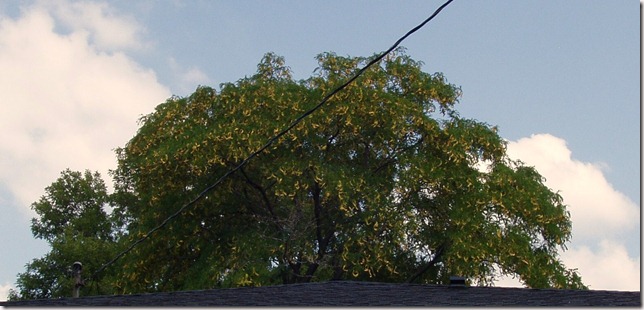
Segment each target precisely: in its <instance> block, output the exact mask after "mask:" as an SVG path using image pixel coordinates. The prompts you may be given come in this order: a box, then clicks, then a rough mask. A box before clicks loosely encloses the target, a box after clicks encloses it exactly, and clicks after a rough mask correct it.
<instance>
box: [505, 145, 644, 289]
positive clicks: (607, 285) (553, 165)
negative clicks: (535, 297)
mask: <svg viewBox="0 0 644 310" xmlns="http://www.w3.org/2000/svg"><path fill="white" fill-rule="evenodd" d="M508 155H509V156H510V158H513V159H520V160H521V161H523V162H524V163H525V164H526V165H530V166H534V167H535V168H536V169H537V171H539V173H540V174H541V175H542V176H544V177H545V178H546V181H545V184H546V185H547V186H548V187H550V188H551V189H553V190H555V191H559V192H560V194H561V196H562V197H563V199H564V203H565V204H566V205H568V210H569V211H570V216H571V220H572V223H573V231H572V232H573V238H572V241H571V244H570V245H569V246H568V249H569V250H568V251H565V252H563V253H562V255H561V259H562V261H563V262H564V264H565V265H566V267H568V268H578V270H579V273H580V274H581V276H582V281H583V282H584V284H587V285H589V286H590V288H591V289H607V290H635V291H638V290H639V289H640V288H639V279H640V278H639V274H640V264H639V261H640V258H639V257H637V258H632V257H629V255H628V252H627V251H626V248H625V247H624V244H623V239H622V237H623V236H625V235H626V234H633V233H638V228H639V226H638V224H639V218H640V216H639V208H638V207H637V205H636V204H635V203H634V202H633V201H631V200H630V199H628V198H627V197H626V196H625V195H624V194H622V193H620V192H619V191H617V190H615V189H614V188H613V186H612V185H611V184H610V183H609V182H608V181H607V180H606V178H605V177H604V175H603V172H602V171H603V170H605V169H607V168H608V167H606V165H605V164H594V163H585V162H581V161H579V160H576V159H574V158H572V152H571V151H570V149H568V147H567V145H566V141H565V140H563V139H561V138H557V137H555V136H552V135H549V134H538V135H532V136H531V137H529V138H522V139H519V140H518V141H510V142H509V143H508ZM499 286H502V285H499Z"/></svg>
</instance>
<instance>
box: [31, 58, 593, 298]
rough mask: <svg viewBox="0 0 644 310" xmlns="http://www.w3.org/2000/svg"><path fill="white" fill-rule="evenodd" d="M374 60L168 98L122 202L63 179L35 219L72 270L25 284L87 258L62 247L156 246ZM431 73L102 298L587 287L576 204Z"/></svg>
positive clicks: (130, 148) (114, 278)
mask: <svg viewBox="0 0 644 310" xmlns="http://www.w3.org/2000/svg"><path fill="white" fill-rule="evenodd" d="M369 59H370V58H362V57H355V58H354V57H341V56H337V55H335V54H333V53H323V54H320V55H318V57H317V60H318V63H319V66H318V68H317V69H316V70H315V71H314V74H313V76H312V77H310V78H308V79H306V80H302V81H294V80H293V79H292V77H291V73H290V70H289V68H288V67H286V66H285V62H284V59H283V58H282V57H279V56H276V55H274V54H271V53H269V54H266V55H265V56H264V58H263V59H262V61H261V62H260V64H259V65H258V69H257V73H256V74H255V75H253V76H251V77H247V78H244V79H241V80H238V81H237V82H235V83H225V84H222V85H220V90H219V91H217V90H215V89H213V88H210V87H199V88H197V90H196V91H195V92H194V93H193V94H192V95H190V96H188V97H185V98H183V97H172V98H169V99H168V100H167V101H166V102H164V103H162V104H160V105H158V106H157V107H156V109H155V111H154V112H152V113H150V114H148V115H146V116H144V117H142V118H141V127H140V128H139V130H138V132H137V134H136V135H135V136H134V137H133V138H132V139H131V140H130V141H129V142H128V143H127V144H126V145H125V146H124V147H123V148H119V149H117V157H118V167H117V169H116V170H114V171H113V176H114V179H115V185H114V187H115V192H114V193H113V194H111V195H109V199H108V198H107V195H106V194H104V190H102V189H101V190H98V188H99V187H100V186H91V185H88V184H84V183H83V182H80V183H77V182H71V181H68V180H66V179H63V180H59V182H58V184H56V186H54V185H52V187H50V188H48V193H49V196H46V197H45V198H43V199H44V200H43V199H41V201H40V202H39V203H36V204H34V209H35V210H37V212H39V215H40V216H41V218H40V219H39V220H35V221H34V234H35V235H36V236H37V237H39V238H45V239H46V240H50V241H52V245H53V246H54V249H58V248H60V250H57V251H58V252H56V251H54V250H52V253H50V256H51V255H54V252H55V253H59V252H60V255H62V256H60V257H53V256H52V257H50V256H47V257H45V258H43V259H42V260H44V261H43V262H42V263H43V265H42V266H41V265H39V264H40V263H41V261H40V260H35V261H34V262H33V263H32V264H31V265H29V266H28V272H27V273H25V274H23V275H21V276H24V279H22V278H21V280H19V281H22V282H21V283H25V284H22V285H23V286H25V287H27V286H26V285H27V284H26V283H28V282H29V280H30V279H32V278H34V279H35V278H38V277H36V276H34V277H30V276H28V275H30V274H32V273H33V274H38V275H40V274H42V275H43V278H42V279H40V278H38V280H39V281H40V282H39V283H40V284H41V285H44V286H41V287H56V286H55V285H50V284H49V283H53V282H52V281H59V282H60V281H61V280H56V279H57V278H56V277H52V278H55V279H54V280H49V278H45V277H44V275H47V276H49V275H51V274H54V273H55V272H54V271H49V270H45V269H46V268H49V267H48V266H53V264H52V262H53V261H56V262H58V261H61V262H63V261H64V264H68V263H70V262H71V261H73V260H78V259H77V258H76V257H77V256H75V255H76V253H79V252H76V251H75V250H72V249H66V248H65V249H64V251H63V248H64V247H63V246H62V244H61V243H57V241H59V240H69V238H72V239H73V238H76V239H74V240H75V241H76V242H77V241H78V240H86V239H84V238H88V239H87V240H89V239H93V240H99V241H101V242H102V241H103V240H104V241H106V242H108V243H116V244H123V245H128V244H131V243H132V242H134V241H136V240H138V239H139V238H141V237H142V236H145V234H147V233H148V232H149V231H150V229H152V228H153V227H156V226H157V225H159V224H160V223H162V222H163V221H164V220H165V219H166V218H168V216H169V215H171V214H173V213H174V212H176V210H178V209H179V208H180V207H182V206H183V205H184V204H186V203H187V202H188V201H190V200H192V199H193V198H194V197H196V196H197V195H198V194H199V193H200V192H201V191H202V190H203V189H204V188H206V187H208V186H209V185H211V184H212V183H213V182H214V181H215V180H217V179H219V178H220V177H221V176H222V175H224V174H225V173H226V172H227V171H229V170H230V169H231V168H233V167H236V166H237V165H238V164H239V163H240V162H241V161H242V160H243V159H244V158H246V157H247V156H248V155H250V154H251V153H252V152H254V151H255V150H257V149H259V148H260V147H261V146H263V145H264V144H265V143H266V142H267V141H268V140H269V139H270V138H271V137H273V136H274V135H275V134H276V133H278V132H279V131H281V130H282V129H283V128H285V127H287V126H288V125H290V124H292V122H293V121H294V120H295V119H296V118H297V117H299V116H300V115H302V113H304V112H305V111H307V110H308V109H310V108H312V107H313V106H315V105H316V104H317V103H318V102H320V100H321V99H322V98H323V96H325V95H326V94H328V93H330V92H331V91H332V90H333V89H334V88H335V87H337V86H338V85H340V84H341V83H342V82H344V81H346V80H347V79H348V78H349V77H350V76H352V75H353V74H354V73H355V72H357V70H358V69H359V68H360V67H362V66H364V65H365V64H366V63H367V62H368V61H369ZM421 65H422V64H421V63H420V62H417V61H414V60H413V59H411V58H410V57H409V56H407V55H405V53H404V50H402V49H398V50H397V51H396V52H395V53H393V54H390V55H388V56H387V57H386V58H385V59H383V60H382V61H381V62H380V63H379V65H376V66H373V67H371V68H370V69H369V70H367V71H365V72H364V74H363V75H361V76H360V77H359V78H358V79H356V80H355V81H354V83H352V84H350V85H349V86H348V87H346V88H345V89H344V90H343V91H341V92H339V93H337V94H335V95H334V96H333V97H332V98H331V99H330V100H329V101H328V102H327V104H326V105H324V106H322V107H321V109H319V110H318V111H316V112H315V113H313V114H311V115H310V116H309V117H307V118H306V119H304V120H303V121H302V122H301V123H299V124H298V125H297V126H295V127H294V128H293V129H292V130H290V131H289V132H288V133H287V134H286V135H284V136H283V137H282V138H281V139H279V141H277V142H276V143H274V144H273V145H272V146H270V147H269V148H268V149H266V150H265V151H264V152H263V153H261V154H260V155H259V156H257V157H256V158H254V159H253V160H251V161H250V162H249V163H248V164H247V165H245V166H244V167H243V168H242V169H241V170H239V171H238V172H236V173H234V174H233V175H231V176H230V177H229V178H227V179H226V180H225V181H224V182H223V183H221V184H220V186H218V187H217V188H215V189H214V190H212V191H210V192H208V193H207V194H206V196H205V197H204V198H203V199H201V200H200V201H199V202H197V203H196V204H194V205H193V206H191V207H190V208H188V209H186V210H185V211H184V212H183V213H182V214H181V216H179V217H177V218H175V219H173V220H172V221H170V222H168V224H167V225H166V226H165V227H164V228H163V229H161V230H158V231H156V232H155V233H154V234H153V235H152V236H150V237H149V238H148V239H147V240H146V241H145V242H142V243H140V244H139V245H138V246H136V247H135V248H134V249H133V250H132V251H131V252H130V253H128V254H127V255H125V256H124V257H123V258H122V259H121V260H120V261H119V263H118V266H112V267H111V268H109V269H108V270H110V272H108V273H107V274H106V275H104V278H103V282H101V283H104V284H109V291H110V292H111V293H138V292H152V291H171V290H185V289H204V288H214V287H236V286H248V285H251V286H252V285H254V286H259V285H272V284H280V283H297V282H308V281H326V280H330V279H347V280H368V281H387V282H405V281H409V282H418V283H437V284H445V283H447V281H448V279H449V276H451V275H461V276H465V277H467V278H468V279H469V280H470V281H471V282H472V284H479V285H490V284H493V283H494V281H495V276H497V275H499V274H506V275H516V276H518V277H519V278H520V279H521V281H522V282H523V283H525V284H526V285H527V286H529V287H535V288H545V287H553V288H585V286H584V285H583V283H582V282H581V278H580V277H579V275H578V274H577V273H576V271H575V270H570V269H567V268H566V267H565V266H564V265H563V264H562V263H561V261H560V260H559V258H558V251H559V250H561V249H565V243H566V242H568V241H569V239H570V236H571V222H570V216H569V214H568V212H567V211H566V207H565V205H564V204H563V201H562V199H561V197H560V196H559V195H558V194H557V193H554V192H552V191H551V190H550V189H549V188H547V187H546V186H545V185H544V184H543V178H542V177H541V176H540V175H539V173H538V172H537V171H536V170H534V169H533V168H531V167H527V166H525V165H523V164H522V163H521V162H515V161H512V160H510V159H509V158H508V157H507V155H506V144H505V142H504V140H503V139H502V138H501V137H500V136H499V135H498V133H497V131H496V129H495V128H494V127H491V126H489V125H488V124H485V123H482V122H479V121H476V120H471V119H464V118H461V117H460V116H459V115H458V113H457V111H456V110H455V109H454V105H455V104H456V103H457V102H458V98H459V97H460V95H461V90H460V88H458V87H456V86H454V85H452V84H449V83H448V82H447V81H446V79H445V77H444V76H443V75H442V74H440V73H435V74H428V73H425V72H423V71H422V70H421ZM85 178H86V179H87V178H88V176H87V175H86V176H85ZM88 182H89V181H88ZM90 183H91V182H90ZM90 189H94V192H92V190H90ZM58 196H60V198H59V197H58ZM63 198H64V199H63ZM108 200H109V201H111V203H112V204H113V205H114V206H115V207H114V211H113V212H112V213H111V215H110V216H109V218H106V217H105V215H104V213H101V212H100V210H102V209H101V208H100V206H102V205H104V204H105V202H106V201H108ZM41 205H42V207H41ZM38 210H41V211H38ZM70 215H71V217H70ZM97 218H100V219H97ZM88 223H93V224H91V225H89V224H88ZM71 236H73V237H71ZM97 242H98V241H97ZM74 244H75V243H74ZM99 244H103V243H100V242H99ZM94 247H95V248H96V249H97V250H96V251H98V249H99V248H101V247H100V246H99V245H96V246H92V248H94ZM118 247H119V246H116V245H115V246H113V247H108V246H106V247H105V248H104V249H105V250H106V251H107V250H108V249H111V250H114V249H116V248H118ZM75 249H77V250H78V251H81V250H80V246H79V247H78V248H75ZM83 251H86V250H83ZM94 253H96V257H98V258H101V259H103V260H107V259H108V255H107V254H105V253H100V254H99V253H98V252H94ZM72 254H73V255H72ZM85 254H87V252H85ZM82 257H88V255H83V256H82ZM101 261H102V260H101ZM96 266H97V265H92V266H91V267H89V268H87V269H88V270H96ZM30 268H31V269H30ZM52 268H60V267H52ZM92 268H93V269H92ZM47 281H49V282H47ZM45 284H47V285H45ZM57 285H58V284H57ZM58 286H61V285H58ZM29 287H30V288H34V287H36V285H32V284H29ZM105 292H106V291H105ZM23 296H26V295H24V294H23ZM31 296H32V295H29V297H31ZM34 296H35V295H34ZM38 296H46V294H44V295H43V294H41V295H38ZM49 296H54V294H51V293H50V294H49Z"/></svg>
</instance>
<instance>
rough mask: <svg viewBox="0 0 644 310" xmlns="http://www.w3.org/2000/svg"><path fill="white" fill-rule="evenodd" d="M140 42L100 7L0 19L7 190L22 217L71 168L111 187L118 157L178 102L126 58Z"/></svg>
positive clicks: (62, 6)
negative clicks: (141, 123) (64, 27)
mask: <svg viewBox="0 0 644 310" xmlns="http://www.w3.org/2000/svg"><path fill="white" fill-rule="evenodd" d="M43 3H45V4H43ZM61 17H62V19H63V20H65V21H67V23H68V27H69V29H68V31H66V32H65V33H64V34H60V33H58V32H57V31H56V29H57V27H58V26H59V24H57V23H56V21H57V18H61ZM93 18H96V19H93ZM74 20H76V22H73V21H74ZM109 32H118V33H121V34H122V35H123V37H121V38H119V37H117V36H113V37H112V36H111V35H110V34H108V33H109ZM139 32H140V31H139V29H138V28H137V25H136V24H135V23H133V22H129V21H128V20H127V19H123V18H120V17H116V16H114V15H112V14H111V13H110V11H109V8H108V7H107V6H106V5H104V4H95V3H84V2H82V3H81V2H75V3H68V2H64V1H63V2H55V4H49V3H48V2H42V3H39V4H36V5H33V6H31V7H28V8H25V9H23V10H22V13H21V16H19V17H18V18H17V19H15V20H14V19H10V18H3V19H0V68H3V73H2V74H1V75H0V93H1V94H2V100H3V103H2V104H1V105H0V139H1V140H2V141H3V143H2V144H0V185H3V186H6V187H7V188H9V189H10V191H11V193H12V194H13V196H15V198H16V199H17V200H18V202H19V204H20V205H22V206H24V207H25V208H24V209H26V210H27V209H28V208H27V207H28V206H29V204H30V203H31V202H33V201H35V200H37V199H38V197H39V196H40V195H42V194H43V191H44V187H46V186H48V185H49V184H51V182H53V181H55V179H56V178H57V177H58V176H59V173H60V171H62V170H64V169H65V168H70V169H73V170H84V169H91V170H98V171H100V172H101V173H102V174H103V176H104V178H107V170H108V169H111V168H114V167H115V165H116V160H115V155H114V153H113V149H114V148H116V147H119V146H123V145H124V144H125V142H127V140H129V138H131V137H132V136H133V135H134V134H135V132H136V128H137V123H136V121H137V119H138V117H139V116H140V115H142V114H147V113H149V112H151V111H152V110H153V108H154V107H155V106H156V105H157V104H159V103H161V102H163V101H164V100H165V99H166V98H167V97H169V96H170V92H169V90H168V89H167V88H166V87H164V86H162V85H160V84H159V83H158V82H157V79H156V76H155V73H154V72H153V71H152V70H149V69H146V68H143V67H141V66H140V65H139V64H137V63H136V62H134V61H133V60H132V59H131V58H129V57H128V56H127V55H126V54H125V53H124V52H122V51H118V48H130V47H136V44H135V42H134V40H135V39H134V38H136V35H135V34H137V33H139ZM92 38H93V39H92ZM108 183H109V181H108ZM0 200H1V199H0Z"/></svg>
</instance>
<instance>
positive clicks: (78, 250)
mask: <svg viewBox="0 0 644 310" xmlns="http://www.w3.org/2000/svg"><path fill="white" fill-rule="evenodd" d="M45 192H46V194H45V195H44V196H42V197H41V198H40V199H39V200H38V201H37V202H35V203H33V204H32V205H31V207H32V209H33V210H34V211H36V214H37V215H38V217H37V218H34V219H33V220H32V225H31V229H32V232H33V234H34V236H35V237H36V238H40V239H44V240H46V241H47V242H48V243H49V244H50V246H51V251H50V252H49V253H47V254H46V255H45V256H44V257H42V258H36V259H34V260H32V261H31V262H30V263H29V264H27V265H26V271H25V272H24V273H20V274H19V275H18V279H17V287H18V290H17V291H12V292H11V294H10V296H9V297H10V299H11V300H18V299H36V298H57V297H69V296H71V293H72V289H73V287H74V281H73V279H72V277H71V270H70V268H71V266H72V264H73V263H74V262H75V261H80V262H82V264H83V267H84V270H85V271H86V272H87V271H88V270H96V269H97V268H99V267H100V266H101V265H102V264H103V263H104V262H105V260H106V259H107V258H108V257H111V256H114V255H116V249H117V243H116V239H117V235H116V234H115V228H116V227H115V226H114V225H113V223H114V221H113V220H112V218H111V216H109V215H108V214H107V213H106V212H105V208H106V206H107V205H108V204H109V203H110V196H109V195H108V194H107V188H106V186H105V183H104V182H103V180H102V179H101V176H100V175H99V173H98V172H96V173H93V174H92V173H91V172H89V171H85V172H84V173H81V172H76V171H70V170H69V169H68V170H65V171H63V172H62V173H61V176H60V178H58V180H57V181H56V182H54V183H52V184H51V185H50V186H48V187H47V188H46V189H45ZM113 274H114V272H111V273H110V272H108V273H106V274H105V275H103V276H102V277H100V278H98V279H97V280H96V281H93V282H91V283H88V285H87V286H86V287H85V289H84V293H85V294H87V295H95V294H106V293H111V285H110V284H109V282H110V281H108V280H107V278H108V277H109V276H110V275H113ZM84 276H88V275H87V274H84Z"/></svg>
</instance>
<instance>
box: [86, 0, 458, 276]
mask: <svg viewBox="0 0 644 310" xmlns="http://www.w3.org/2000/svg"><path fill="white" fill-rule="evenodd" d="M452 1H453V0H448V1H447V2H445V3H443V5H441V6H440V7H438V9H436V11H434V13H433V14H432V15H431V16H429V17H428V18H427V19H425V20H424V21H423V22H422V23H420V24H418V26H416V27H414V28H412V29H411V30H409V31H408V32H407V33H406V34H405V35H403V36H402V37H400V39H398V40H397V41H396V42H395V43H394V44H393V45H392V46H391V47H389V49H387V50H386V51H384V52H382V53H381V54H380V55H378V57H376V58H374V59H372V60H371V61H370V62H369V63H367V65H365V66H364V67H362V69H360V70H359V71H358V72H357V73H356V74H354V75H353V77H351V78H350V79H349V80H347V81H346V82H344V83H343V84H342V85H340V86H338V87H337V88H335V89H334V90H333V91H332V92H331V93H329V94H328V95H326V96H325V97H324V98H323V99H322V101H320V103H318V104H317V105H316V106H314V107H313V108H311V109H310V110H308V111H306V112H304V114H302V115H301V116H300V117H298V118H297V119H295V120H294V121H293V122H292V123H291V124H290V125H289V126H287V127H286V128H284V129H282V131H280V132H279V133H278V134H276V135H275V136H273V137H272V138H270V139H269V140H268V141H267V142H266V144H264V146H262V147H261V148H259V149H258V150H256V151H255V152H253V153H252V154H250V155H249V156H248V157H246V158H245V159H244V160H242V161H241V162H240V163H239V165H237V166H236V167H235V168H233V169H231V170H229V171H228V172H226V173H225V174H224V175H222V176H221V177H220V178H219V179H218V180H217V181H216V182H215V183H213V184H212V185H210V186H208V187H206V188H205V189H204V190H203V191H201V193H199V195H197V196H196V197H195V198H194V199H192V200H190V201H189V202H188V203H186V204H185V205H183V206H182V207H181V208H179V209H178V210H177V211H176V212H175V213H173V214H171V215H170V216H168V217H167V218H166V219H165V220H163V222H161V224H159V225H157V226H156V227H154V228H152V229H151V230H150V231H148V232H147V233H146V234H145V235H143V237H141V238H139V239H138V240H136V241H135V242H133V243H132V244H131V245H130V246H129V247H127V248H126V249H125V250H123V251H122V252H120V253H119V254H117V255H116V256H115V257H114V258H112V259H111V260H110V261H108V262H107V263H105V264H103V266H101V267H100V268H99V269H98V270H96V271H95V272H94V273H93V274H92V275H91V276H90V277H89V278H88V279H86V281H89V280H91V279H93V278H95V277H96V276H97V275H98V274H99V273H101V272H103V270H105V268H107V267H109V266H110V265H111V264H113V263H114V262H116V261H117V260H118V259H119V258H121V257H123V256H124V255H125V254H127V253H128V252H130V251H131V250H132V249H134V247H136V246H137V245H138V244H139V243H141V242H143V241H145V240H146V239H148V238H149V237H150V236H151V235H152V234H153V233H154V232H156V231H157V230H159V229H161V228H163V227H164V226H165V225H166V224H168V222H170V221H171V220H173V219H174V218H175V217H177V216H179V215H180V214H181V213H182V212H183V211H184V210H186V209H187V208H189V207H191V206H192V205H194V204H195V203H197V202H199V200H201V199H203V198H204V197H205V196H206V194H207V193H208V192H209V191H211V190H213V189H214V188H215V187H217V186H219V184H221V182H223V181H224V180H225V179H226V178H227V177H229V176H230V175H231V174H233V173H235V172H237V170H239V169H241V168H242V167H244V166H245V165H246V164H247V163H248V162H249V161H250V160H251V159H253V158H255V157H256V156H257V155H259V154H260V153H262V152H263V151H264V150H266V149H267V148H268V147H270V146H271V145H272V144H273V143H274V142H275V141H277V140H278V139H279V138H281V137H282V136H283V135H285V134H286V133H288V132H289V131H290V130H291V129H293V127H295V126H297V125H298V124H299V123H300V122H302V120H303V119H304V118H306V117H307V116H309V115H311V114H312V113H313V112H315V111H316V110H318V109H319V108H320V107H322V105H324V104H325V103H326V102H327V101H328V100H329V99H331V97H333V96H334V95H335V94H337V93H338V92H340V91H341V90H343V89H344V88H346V87H347V86H348V85H349V84H351V83H352V82H353V81H355V80H356V79H357V78H358V77H359V76H360V75H362V73H364V72H365V71H366V70H367V69H368V68H369V67H371V66H372V65H374V64H375V63H377V62H379V61H380V60H382V58H384V57H385V56H386V55H387V54H389V53H390V52H391V51H393V50H394V49H395V48H396V47H398V46H399V45H400V43H402V41H404V40H405V39H406V38H407V37H409V36H410V35H411V34H413V33H414V32H416V31H418V29H420V28H422V27H423V26H425V24H427V23H428V22H429V21H431V20H432V19H434V17H436V15H438V13H440V12H441V11H442V10H443V9H444V8H445V7H446V6H447V5H449V4H450V3H451V2H452Z"/></svg>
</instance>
